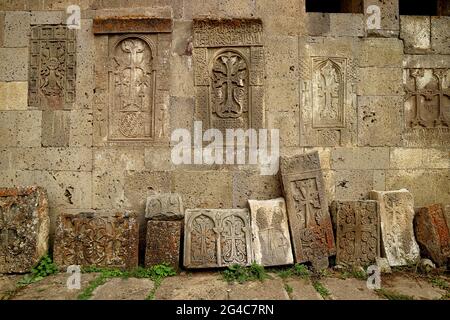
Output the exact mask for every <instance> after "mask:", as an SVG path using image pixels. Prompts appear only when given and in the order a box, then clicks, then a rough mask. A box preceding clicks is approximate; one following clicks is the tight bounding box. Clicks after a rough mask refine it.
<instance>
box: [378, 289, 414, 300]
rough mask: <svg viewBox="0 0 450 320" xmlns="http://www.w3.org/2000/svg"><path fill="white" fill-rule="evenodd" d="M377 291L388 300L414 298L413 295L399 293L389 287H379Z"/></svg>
mask: <svg viewBox="0 0 450 320" xmlns="http://www.w3.org/2000/svg"><path fill="white" fill-rule="evenodd" d="M375 292H376V293H377V294H378V295H379V296H380V297H382V298H385V299H388V300H414V298H413V297H411V296H407V295H405V294H401V293H397V292H394V291H391V290H387V289H383V288H381V289H377V290H375Z"/></svg>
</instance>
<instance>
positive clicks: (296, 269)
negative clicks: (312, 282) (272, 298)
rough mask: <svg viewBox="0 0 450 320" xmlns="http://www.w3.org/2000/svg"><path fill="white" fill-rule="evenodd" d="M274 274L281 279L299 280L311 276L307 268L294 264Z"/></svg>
mask: <svg viewBox="0 0 450 320" xmlns="http://www.w3.org/2000/svg"><path fill="white" fill-rule="evenodd" d="M275 272H276V273H277V274H278V276H279V277H280V278H282V279H286V278H289V277H294V276H297V277H300V278H309V276H310V275H311V272H310V271H309V269H308V267H307V266H306V265H304V264H300V263H296V264H295V265H294V266H293V267H290V268H288V269H281V270H276V271H275Z"/></svg>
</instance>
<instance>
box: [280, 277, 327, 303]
mask: <svg viewBox="0 0 450 320" xmlns="http://www.w3.org/2000/svg"><path fill="white" fill-rule="evenodd" d="M285 283H286V284H287V285H288V286H289V287H291V288H292V292H291V293H290V297H291V300H323V298H322V296H321V295H320V294H319V293H318V292H317V291H316V289H314V287H313V286H312V284H311V281H310V280H308V279H294V278H289V279H287V280H286V281H285Z"/></svg>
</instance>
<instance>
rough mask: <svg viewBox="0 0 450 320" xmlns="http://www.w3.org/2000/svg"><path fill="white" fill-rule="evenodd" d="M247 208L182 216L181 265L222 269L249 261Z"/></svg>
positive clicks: (187, 213)
mask: <svg viewBox="0 0 450 320" xmlns="http://www.w3.org/2000/svg"><path fill="white" fill-rule="evenodd" d="M251 239H252V236H251V226H250V214H249V212H248V210H247V209H189V210H186V214H185V232H184V266H185V267H187V268H210V267H224V266H229V265H233V264H240V265H248V264H250V263H251V262H252V250H251Z"/></svg>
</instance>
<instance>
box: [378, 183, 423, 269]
mask: <svg viewBox="0 0 450 320" xmlns="http://www.w3.org/2000/svg"><path fill="white" fill-rule="evenodd" d="M370 198H371V199H373V200H377V201H378V204H379V207H378V208H379V213H380V223H381V237H382V241H381V243H382V248H381V250H382V254H383V255H384V256H386V258H387V259H388V261H389V265H391V266H402V265H408V264H411V263H415V262H417V261H418V260H419V258H420V254H419V246H418V245H417V242H416V239H415V237H414V230H413V219H414V201H413V197H412V195H411V193H410V192H409V191H408V190H406V189H401V190H396V191H371V192H370Z"/></svg>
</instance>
